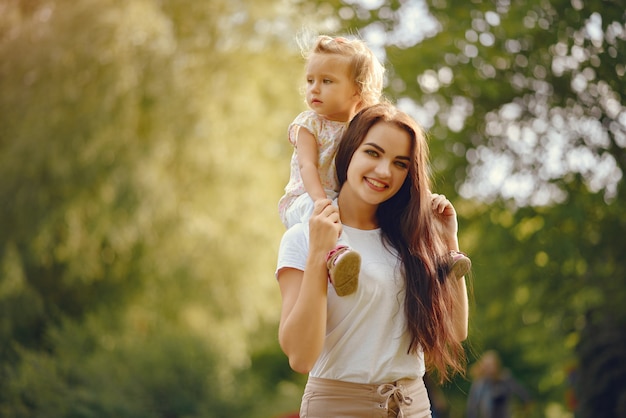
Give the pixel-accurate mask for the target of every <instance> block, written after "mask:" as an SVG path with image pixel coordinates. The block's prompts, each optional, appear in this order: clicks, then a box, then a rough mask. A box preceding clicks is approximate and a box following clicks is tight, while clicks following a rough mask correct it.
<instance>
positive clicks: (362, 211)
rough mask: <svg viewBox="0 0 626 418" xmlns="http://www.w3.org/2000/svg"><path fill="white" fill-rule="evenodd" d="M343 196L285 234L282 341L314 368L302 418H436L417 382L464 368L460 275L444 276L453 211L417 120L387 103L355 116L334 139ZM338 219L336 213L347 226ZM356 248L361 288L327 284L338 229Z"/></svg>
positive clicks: (303, 367)
mask: <svg viewBox="0 0 626 418" xmlns="http://www.w3.org/2000/svg"><path fill="white" fill-rule="evenodd" d="M336 166H337V177H338V180H339V185H340V192H339V195H338V197H337V199H336V201H335V202H334V203H335V204H333V202H331V201H330V200H320V201H318V202H316V203H315V209H314V212H313V215H312V217H311V218H310V220H309V225H306V224H297V225H295V226H294V227H293V228H290V229H289V230H288V231H287V232H286V233H285V235H284V236H283V239H282V241H281V246H280V250H279V257H278V266H277V272H276V274H277V278H278V283H279V286H280V291H281V295H282V311H281V318H280V325H279V342H280V345H281V348H282V350H283V351H284V352H285V354H286V355H287V356H288V358H289V364H290V365H291V367H292V368H293V369H294V370H295V371H298V372H301V373H309V379H308V382H307V386H306V388H305V393H304V396H303V399H302V404H301V411H300V416H301V417H303V418H304V417H387V416H404V417H429V416H430V412H429V410H430V405H429V401H428V396H427V393H426V389H425V387H424V382H423V380H422V377H423V375H424V373H425V370H426V364H425V359H427V360H428V364H429V366H432V367H433V368H435V369H437V370H438V371H439V373H440V375H441V377H442V379H445V378H446V377H448V375H449V372H451V371H452V372H458V371H462V370H463V369H464V364H463V360H464V359H463V349H462V345H461V342H462V341H463V340H464V339H465V338H466V337H467V323H468V300H467V290H466V286H465V281H464V280H463V279H462V276H461V277H457V276H455V277H452V276H453V275H451V274H448V273H449V272H448V270H449V268H448V267H447V266H449V263H448V262H447V260H448V258H447V257H448V254H449V252H450V251H458V250H459V245H458V239H457V220H456V212H455V210H454V208H453V206H452V204H451V203H450V202H449V201H448V200H447V199H446V198H445V196H442V195H438V194H433V193H431V192H430V180H429V176H428V174H429V171H428V148H427V144H426V139H425V136H424V134H423V132H422V130H421V129H420V128H419V126H418V125H417V124H416V123H415V121H413V120H412V119H411V118H410V117H409V116H407V115H406V114H405V113H403V112H400V111H399V110H397V109H396V108H395V107H393V106H392V105H390V104H388V103H383V104H378V105H374V106H371V107H369V108H366V109H364V110H362V111H361V112H359V113H358V114H357V115H356V116H355V118H354V119H353V120H352V121H351V122H350V125H349V127H348V129H347V131H346V133H345V135H344V137H343V139H342V141H341V144H340V145H339V148H338V151H337V156H336ZM339 214H341V221H340V217H339ZM340 234H341V236H342V238H345V239H346V241H348V243H349V245H350V247H351V248H354V250H355V251H358V252H359V253H360V254H361V258H362V265H361V272H360V276H359V286H358V288H357V291H356V292H355V293H353V294H351V295H348V296H344V297H338V296H337V294H336V293H335V292H334V289H333V288H332V286H331V287H329V286H328V280H327V277H328V267H327V263H326V259H327V256H328V253H329V252H330V251H331V250H332V249H333V248H334V247H335V245H336V242H337V239H338V236H339V235H340Z"/></svg>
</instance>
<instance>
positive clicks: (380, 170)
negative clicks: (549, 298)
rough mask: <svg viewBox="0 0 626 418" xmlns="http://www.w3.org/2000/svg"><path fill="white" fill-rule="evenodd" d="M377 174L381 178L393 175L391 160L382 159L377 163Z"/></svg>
mask: <svg viewBox="0 0 626 418" xmlns="http://www.w3.org/2000/svg"><path fill="white" fill-rule="evenodd" d="M376 174H377V175H378V176H380V177H381V178H388V177H389V176H390V175H391V169H390V167H389V162H387V161H385V160H384V159H382V160H380V162H379V163H378V164H376Z"/></svg>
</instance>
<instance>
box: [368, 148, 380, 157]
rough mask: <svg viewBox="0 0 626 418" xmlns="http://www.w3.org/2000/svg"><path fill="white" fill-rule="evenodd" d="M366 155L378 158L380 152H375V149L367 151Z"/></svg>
mask: <svg viewBox="0 0 626 418" xmlns="http://www.w3.org/2000/svg"><path fill="white" fill-rule="evenodd" d="M365 153H366V154H367V155H369V156H370V157H378V152H376V151H374V150H373V149H366V150H365Z"/></svg>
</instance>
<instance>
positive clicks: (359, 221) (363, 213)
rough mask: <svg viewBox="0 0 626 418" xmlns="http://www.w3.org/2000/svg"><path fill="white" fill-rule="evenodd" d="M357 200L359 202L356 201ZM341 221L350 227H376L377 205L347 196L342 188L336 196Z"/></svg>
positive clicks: (365, 228) (364, 228)
mask: <svg viewBox="0 0 626 418" xmlns="http://www.w3.org/2000/svg"><path fill="white" fill-rule="evenodd" d="M356 202H359V203H356ZM337 206H338V207H339V216H340V217H341V223H342V224H344V225H346V226H349V227H351V228H356V229H363V230H371V229H376V228H378V219H377V218H376V210H377V209H378V206H377V205H370V204H367V203H365V202H362V201H358V200H357V199H355V198H353V197H350V196H347V193H345V192H344V190H342V191H341V192H340V193H339V196H338V197H337Z"/></svg>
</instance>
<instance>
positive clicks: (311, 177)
mask: <svg viewBox="0 0 626 418" xmlns="http://www.w3.org/2000/svg"><path fill="white" fill-rule="evenodd" d="M296 147H297V148H298V164H299V166H300V177H302V183H303V184H304V189H305V190H306V192H307V193H308V194H309V196H311V199H312V200H313V201H314V202H315V201H316V200H319V199H326V197H327V196H326V191H325V190H324V187H323V186H322V181H321V180H320V174H319V171H318V159H319V150H318V148H317V141H316V140H315V137H314V136H313V134H312V133H311V132H309V131H308V130H307V129H305V128H302V127H301V128H300V129H298V133H297V140H296Z"/></svg>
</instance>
